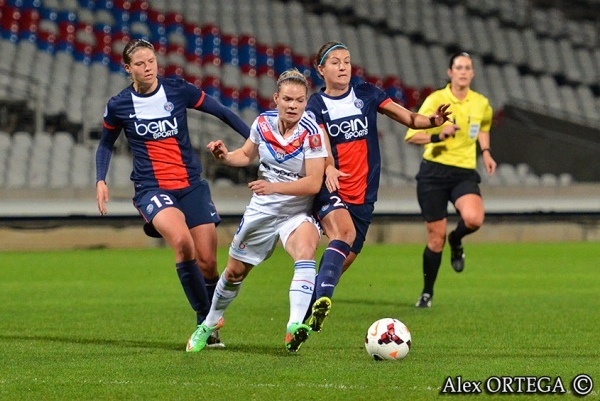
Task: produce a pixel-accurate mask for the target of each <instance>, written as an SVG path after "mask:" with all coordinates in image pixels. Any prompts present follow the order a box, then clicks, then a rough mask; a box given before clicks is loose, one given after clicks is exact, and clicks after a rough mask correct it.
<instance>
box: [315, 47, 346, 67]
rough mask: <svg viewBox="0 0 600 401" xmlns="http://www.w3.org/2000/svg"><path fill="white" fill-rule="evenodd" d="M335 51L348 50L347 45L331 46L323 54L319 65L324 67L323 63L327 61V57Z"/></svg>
mask: <svg viewBox="0 0 600 401" xmlns="http://www.w3.org/2000/svg"><path fill="white" fill-rule="evenodd" d="M334 49H346V50H348V48H347V47H346V45H344V44H342V43H338V44H337V45H333V46H331V47H330V48H329V49H327V51H326V52H325V53H323V57H321V61H319V65H323V61H325V57H327V55H328V54H329V52H330V51H332V50H334Z"/></svg>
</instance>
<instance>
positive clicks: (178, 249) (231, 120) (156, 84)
mask: <svg viewBox="0 0 600 401" xmlns="http://www.w3.org/2000/svg"><path fill="white" fill-rule="evenodd" d="M123 63H124V64H125V70H126V71H127V72H128V73H129V74H130V76H131V79H132V81H133V83H132V84H131V85H130V86H128V87H127V88H125V89H123V90H122V91H121V92H120V93H119V94H118V95H116V96H114V97H112V98H111V99H110V100H109V101H108V104H107V106H106V109H105V112H104V122H103V129H102V137H101V139H100V143H99V145H98V149H97V151H96V199H97V202H98V210H99V211H100V214H102V215H105V214H106V213H107V207H106V203H107V202H108V200H109V193H108V186H107V184H106V174H107V172H108V166H109V163H110V159H111V155H112V150H113V146H114V143H115V141H116V140H117V138H118V137H119V135H120V133H121V131H124V132H125V136H126V137H127V140H128V142H129V148H130V150H131V153H132V155H133V172H132V173H131V180H132V181H133V183H134V188H135V195H134V197H133V203H134V206H135V207H136V208H137V209H138V211H139V213H140V215H141V216H142V217H143V218H144V220H145V221H146V222H147V223H150V222H151V223H152V226H153V227H154V228H155V230H156V231H157V232H158V233H159V234H160V235H162V237H164V239H165V241H166V242H167V243H168V244H169V245H170V246H171V248H173V251H174V253H175V266H176V269H177V274H178V275H179V280H180V281H181V285H182V286H183V290H184V292H185V294H186V296H187V299H188V301H189V303H190V306H191V307H192V309H193V310H194V311H195V312H196V315H197V318H196V320H197V325H199V324H200V323H202V321H203V320H204V318H205V316H206V313H208V309H209V308H210V299H211V297H210V295H212V294H208V293H207V288H208V291H209V292H212V291H214V286H215V284H216V282H217V280H218V278H219V274H218V271H217V263H216V252H217V250H216V248H217V233H216V225H217V224H218V223H219V222H220V217H219V215H218V214H217V210H216V209H215V205H214V204H213V202H212V200H211V194H210V189H209V187H208V183H207V182H206V181H205V180H203V179H202V178H201V177H200V173H201V171H202V166H201V164H200V160H199V159H198V156H197V154H196V152H195V151H194V149H193V148H192V145H191V142H190V135H189V131H188V126H187V111H186V109H188V108H193V109H196V110H200V111H203V112H206V113H209V114H212V115H214V116H217V117H219V118H220V119H221V120H223V121H224V122H225V123H227V124H228V125H229V126H230V127H232V128H233V129H234V130H236V131H237V132H238V133H239V134H240V135H242V136H243V137H245V138H247V137H248V135H249V131H250V128H249V127H248V126H247V125H246V124H245V123H244V122H243V121H242V120H241V119H240V118H239V117H238V116H237V115H235V114H234V113H233V112H232V111H231V110H229V109H227V108H226V107H224V106H222V105H221V104H220V103H218V102H217V101H216V100H215V99H214V98H211V97H210V96H208V95H206V94H205V93H204V92H203V91H202V90H200V89H198V88H196V87H195V86H193V85H191V84H190V83H188V82H186V81H184V80H183V79H165V78H162V77H159V76H158V75H157V72H158V66H157V62H156V54H155V52H154V47H153V46H152V44H151V43H150V42H148V41H146V40H143V39H141V40H138V39H136V40H133V41H131V42H129V43H128V44H127V45H126V46H125V48H124V49H123ZM205 281H206V283H205ZM206 284H208V286H207V285H206ZM211 342H212V343H214V344H215V345H217V346H218V345H219V344H220V342H219V341H218V337H216V338H213V340H211Z"/></svg>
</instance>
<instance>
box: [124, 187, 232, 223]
mask: <svg viewBox="0 0 600 401" xmlns="http://www.w3.org/2000/svg"><path fill="white" fill-rule="evenodd" d="M133 204H134V206H135V207H136V208H137V210H138V211H139V212H140V214H141V215H142V217H143V218H144V220H146V222H151V221H152V219H153V218H154V216H156V214H157V213H158V212H159V211H161V210H163V209H165V208H168V207H175V208H177V209H179V210H181V211H182V213H183V214H184V215H185V222H186V224H187V226H188V228H193V227H196V226H199V225H201V224H209V223H214V224H215V225H218V224H219V223H220V222H221V217H219V214H218V213H217V209H216V208H215V204H214V203H213V201H212V198H211V194H210V188H209V186H208V183H207V182H206V181H205V180H200V182H198V183H197V184H193V185H191V186H189V187H187V188H184V189H176V190H168V189H161V188H151V189H146V190H142V191H140V192H136V194H135V196H134V197H133Z"/></svg>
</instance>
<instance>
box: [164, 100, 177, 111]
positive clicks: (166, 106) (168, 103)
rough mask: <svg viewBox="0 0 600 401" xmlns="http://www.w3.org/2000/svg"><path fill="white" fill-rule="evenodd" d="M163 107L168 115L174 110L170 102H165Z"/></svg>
mask: <svg viewBox="0 0 600 401" xmlns="http://www.w3.org/2000/svg"><path fill="white" fill-rule="evenodd" d="M164 107H165V110H166V111H168V112H169V113H170V112H172V111H173V109H174V108H175V105H174V104H173V103H172V102H166V103H165V106H164Z"/></svg>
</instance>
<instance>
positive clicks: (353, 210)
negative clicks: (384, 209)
mask: <svg viewBox="0 0 600 401" xmlns="http://www.w3.org/2000/svg"><path fill="white" fill-rule="evenodd" d="M336 209H346V210H348V212H349V213H350V217H351V218H352V222H353V223H354V229H355V230H356V239H355V240H354V244H352V248H350V250H351V251H352V252H354V253H356V254H359V253H360V251H361V250H362V248H363V245H364V244H365V238H366V237H367V231H368V229H369V225H370V224H371V221H373V211H374V210H375V205H374V204H373V203H365V204H361V205H354V204H351V203H346V202H344V201H343V200H342V198H340V196H339V195H338V194H337V192H329V191H328V190H327V188H325V187H323V188H321V191H320V192H319V193H318V194H317V196H316V197H315V201H314V209H313V214H314V215H315V217H316V218H317V220H318V221H321V220H322V219H323V218H324V217H325V216H327V214H329V212H331V211H333V210H336Z"/></svg>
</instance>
